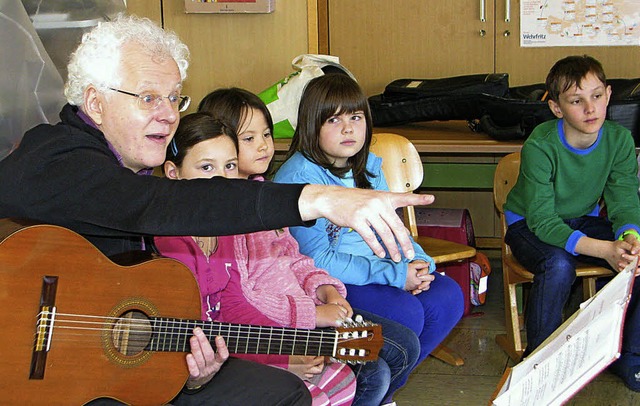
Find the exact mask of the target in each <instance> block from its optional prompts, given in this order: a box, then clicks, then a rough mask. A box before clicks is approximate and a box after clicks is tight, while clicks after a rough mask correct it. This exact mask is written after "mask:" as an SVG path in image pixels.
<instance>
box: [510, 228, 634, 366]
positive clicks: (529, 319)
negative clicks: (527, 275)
mask: <svg viewBox="0 0 640 406" xmlns="http://www.w3.org/2000/svg"><path fill="white" fill-rule="evenodd" d="M565 223H566V224H567V225H569V227H571V228H572V229H574V230H580V231H582V232H583V233H585V234H586V235H587V236H589V237H591V238H595V239H599V240H607V241H613V238H614V234H613V230H612V226H611V222H609V221H608V220H607V219H605V218H601V217H592V216H584V217H579V218H575V219H569V220H565ZM505 242H506V243H507V244H509V246H510V247H511V251H512V252H513V255H514V256H515V257H516V259H517V260H518V261H519V262H520V263H521V264H522V265H523V266H524V267H525V268H526V269H527V270H529V272H531V273H532V274H533V275H534V276H533V284H532V286H531V291H530V293H529V302H528V304H527V314H526V321H525V323H526V327H527V349H526V351H525V355H528V354H530V353H531V352H532V351H533V350H535V349H536V347H538V346H539V345H540V344H541V343H542V342H543V341H544V340H545V339H546V338H547V337H549V336H550V335H551V334H552V333H553V332H554V331H555V330H556V329H557V328H558V327H559V326H560V325H561V324H562V322H563V309H564V306H565V304H566V303H567V301H568V300H569V296H570V294H571V287H572V285H573V283H574V282H575V280H576V261H577V260H579V261H581V262H587V263H591V264H595V265H600V266H605V267H608V268H611V267H610V266H609V265H608V263H607V262H606V261H605V260H603V259H601V258H595V257H590V256H586V255H578V256H574V255H572V254H570V253H569V252H567V251H566V250H564V249H562V248H558V247H556V246H553V245H549V244H546V243H544V242H542V241H540V239H538V237H536V236H535V234H534V233H533V232H532V231H531V230H530V229H529V227H528V226H527V223H526V220H520V221H517V222H515V223H513V224H511V225H510V226H509V228H508V229H507V233H506V234H505ZM605 282H606V281H605ZM599 285H600V286H602V285H603V284H602V283H599ZM638 286H639V285H637V284H634V289H633V293H632V299H631V302H630V303H629V307H628V309H627V316H626V321H625V327H624V334H623V351H627V352H635V353H637V352H639V350H640V328H639V326H640V314H638V311H637V310H636V308H637V304H638V295H637V294H636V292H637V291H638V289H636V288H638Z"/></svg>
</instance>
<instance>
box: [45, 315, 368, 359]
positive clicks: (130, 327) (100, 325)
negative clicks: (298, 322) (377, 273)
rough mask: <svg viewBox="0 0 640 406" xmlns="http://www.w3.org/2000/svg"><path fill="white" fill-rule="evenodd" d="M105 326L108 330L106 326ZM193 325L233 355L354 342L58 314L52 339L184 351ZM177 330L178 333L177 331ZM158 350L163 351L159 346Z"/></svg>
mask: <svg viewBox="0 0 640 406" xmlns="http://www.w3.org/2000/svg"><path fill="white" fill-rule="evenodd" d="M49 315H50V313H49V312H46V313H45V314H44V315H42V314H41V318H40V319H39V324H40V323H41V322H42V323H43V324H45V326H44V328H45V329H46V328H47V323H48V322H50V321H51V320H50V317H49ZM105 325H106V326H108V327H105ZM196 326H197V327H200V328H202V329H203V331H205V333H207V332H208V333H209V335H210V340H212V339H213V337H211V335H213V334H215V335H221V336H223V337H224V338H225V341H226V342H227V346H228V347H229V350H230V351H232V352H234V351H233V350H234V348H233V341H234V340H246V344H245V345H240V343H235V351H236V352H237V351H238V350H239V349H240V348H239V347H245V350H247V351H248V350H249V349H250V348H251V349H253V348H255V352H256V353H259V350H260V344H259V343H260V342H261V341H265V340H266V341H268V343H269V345H271V344H272V343H271V342H272V341H275V342H276V344H277V343H281V348H282V349H283V350H284V351H285V353H286V352H289V353H290V352H291V351H287V350H288V349H289V350H290V349H291V348H294V345H295V344H296V343H297V344H298V347H299V346H300V345H303V343H302V342H301V341H304V342H305V343H306V347H309V346H316V347H318V348H319V350H320V345H322V344H323V343H325V344H328V345H330V346H332V345H333V343H331V342H329V343H327V340H328V339H329V340H331V339H335V340H336V341H340V342H348V341H351V340H355V339H356V338H355V337H352V336H351V335H349V334H346V333H345V334H341V333H339V332H338V331H337V330H334V329H324V330H323V329H315V330H304V329H295V328H287V327H270V326H257V325H247V324H231V323H220V322H214V323H211V322H203V321H199V320H180V319H170V318H150V319H136V318H130V317H108V316H93V315H81V314H68V313H57V314H56V315H55V320H54V322H53V329H54V330H55V334H54V335H53V336H54V340H56V341H57V340H59V339H71V340H78V339H79V338H82V337H83V336H84V337H85V338H86V336H87V335H91V333H94V334H93V337H94V338H95V336H96V335H102V334H103V333H105V332H110V333H112V337H115V339H120V337H122V339H123V340H125V341H126V343H127V345H129V346H133V347H136V348H140V349H144V348H145V347H146V346H147V344H149V343H150V341H151V340H152V339H153V338H152V337H155V338H159V337H160V336H161V337H162V338H163V340H162V343H159V344H158V345H161V346H166V345H167V344H168V345H169V346H170V347H171V348H175V346H177V345H179V344H182V345H183V351H188V339H189V338H190V337H191V336H192V330H193V328H194V327H196ZM176 329H179V330H181V331H176ZM163 330H164V331H163ZM87 333H89V334H87ZM51 334H53V333H50V335H51ZM61 336H62V337H61ZM167 339H168V340H167ZM251 344H253V345H251ZM314 348H315V347H314ZM158 349H164V348H160V347H158ZM249 353H251V352H249Z"/></svg>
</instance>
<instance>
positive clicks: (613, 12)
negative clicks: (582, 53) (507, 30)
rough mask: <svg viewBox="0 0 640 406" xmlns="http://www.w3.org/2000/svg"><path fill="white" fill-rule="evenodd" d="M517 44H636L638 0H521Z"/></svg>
mask: <svg viewBox="0 0 640 406" xmlns="http://www.w3.org/2000/svg"><path fill="white" fill-rule="evenodd" d="M520 46H521V47H561V46H640V0H553V1H551V0H522V1H521V2H520Z"/></svg>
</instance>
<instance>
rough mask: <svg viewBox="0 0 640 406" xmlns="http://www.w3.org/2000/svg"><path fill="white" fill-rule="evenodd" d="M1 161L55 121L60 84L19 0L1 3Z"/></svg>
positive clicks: (61, 102)
mask: <svg viewBox="0 0 640 406" xmlns="http://www.w3.org/2000/svg"><path fill="white" fill-rule="evenodd" d="M0 38H2V41H0V72H2V78H1V79H0V159H3V158H4V157H6V156H7V155H9V153H10V152H11V151H12V150H13V149H14V148H15V147H16V146H17V145H18V143H19V142H20V140H21V139H22V135H23V134H24V132H25V131H26V130H28V129H29V128H31V127H33V126H35V125H37V124H40V123H47V122H54V123H55V122H57V121H58V113H59V111H60V109H61V108H62V106H63V105H64V103H65V99H64V96H63V94H62V89H63V82H62V78H61V77H60V74H59V73H58V70H57V69H56V67H55V65H54V64H53V62H52V61H51V58H49V56H48V55H47V52H46V51H45V49H44V46H43V45H42V43H41V42H40V39H39V38H38V35H37V34H36V31H35V29H34V27H33V24H32V23H31V20H30V19H29V16H28V15H27V13H26V11H25V9H24V6H23V5H22V3H21V2H20V0H0Z"/></svg>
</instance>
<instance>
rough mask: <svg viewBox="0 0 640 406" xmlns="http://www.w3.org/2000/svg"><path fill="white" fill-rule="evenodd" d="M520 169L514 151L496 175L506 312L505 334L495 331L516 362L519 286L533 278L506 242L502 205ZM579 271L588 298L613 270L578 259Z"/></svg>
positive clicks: (519, 326)
mask: <svg viewBox="0 0 640 406" xmlns="http://www.w3.org/2000/svg"><path fill="white" fill-rule="evenodd" d="M519 170H520V153H519V152H515V153H512V154H509V155H507V156H505V157H503V158H502V159H501V160H500V162H498V166H497V167H496V172H495V175H494V178H493V200H494V203H495V206H496V209H497V210H498V213H499V215H500V223H501V228H502V278H503V282H504V312H505V328H506V334H498V335H496V343H497V344H498V345H499V346H500V347H501V348H502V349H503V350H504V351H505V352H506V353H507V354H508V355H509V357H510V358H511V359H512V360H514V361H515V362H519V361H520V359H521V358H522V353H523V352H524V348H525V347H524V345H523V344H522V337H521V333H520V332H521V330H522V325H523V319H524V318H523V317H522V316H521V315H520V314H519V312H518V303H517V296H516V286H517V285H519V284H524V283H530V282H532V281H533V274H532V273H531V272H529V271H527V270H526V269H525V268H524V267H523V266H522V265H520V263H519V262H518V261H517V260H516V259H515V258H514V256H513V255H512V254H511V249H510V248H509V246H508V245H507V244H505V243H504V235H505V233H506V231H507V225H506V222H505V218H504V210H503V208H502V206H503V205H504V202H505V201H506V199H507V195H508V194H509V191H510V190H511V188H512V187H513V185H515V183H516V181H517V179H518V172H519ZM576 275H577V276H578V277H579V278H582V289H583V296H584V298H585V300H586V299H588V298H590V297H591V296H593V295H594V294H595V293H596V279H597V278H598V277H602V276H611V275H613V271H611V270H610V269H608V268H604V267H600V266H596V265H591V264H585V263H578V266H577V269H576Z"/></svg>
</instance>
